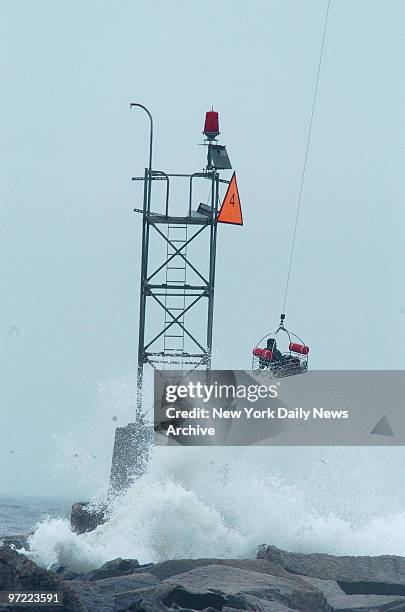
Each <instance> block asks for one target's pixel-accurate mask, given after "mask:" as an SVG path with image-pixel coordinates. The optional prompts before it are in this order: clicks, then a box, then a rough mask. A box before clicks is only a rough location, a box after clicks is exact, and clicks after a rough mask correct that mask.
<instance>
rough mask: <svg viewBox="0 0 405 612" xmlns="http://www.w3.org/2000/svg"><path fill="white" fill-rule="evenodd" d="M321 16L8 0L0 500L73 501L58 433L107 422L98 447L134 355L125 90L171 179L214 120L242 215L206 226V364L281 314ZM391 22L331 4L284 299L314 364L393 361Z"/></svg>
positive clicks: (255, 7)
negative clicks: (210, 321)
mask: <svg viewBox="0 0 405 612" xmlns="http://www.w3.org/2000/svg"><path fill="white" fill-rule="evenodd" d="M325 9H326V0H306V1H305V2H302V1H301V2H299V1H293V0H288V1H283V2H282V1H281V0H272V1H270V0H263V1H261V0H250V1H249V2H248V1H243V2H242V1H235V0H232V1H230V0H224V1H223V2H221V3H216V4H215V5H206V6H204V4H202V3H201V2H198V3H197V2H195V1H180V0H171V1H163V0H159V1H156V0H155V1H149V2H140V1H135V0H133V1H128V0H121V1H120V2H113V1H112V0H111V1H105V0H99V1H97V2H95V1H90V0H89V1H88V2H78V1H76V0H73V1H71V2H69V3H67V2H64V3H62V2H52V1H50V0H49V1H46V0H38V1H37V2H29V1H27V0H23V1H21V2H17V3H16V2H11V0H4V1H3V2H2V4H1V19H0V28H1V34H0V57H1V64H2V67H1V82H2V87H1V94H0V96H1V97H0V104H1V115H2V118H3V121H2V129H1V134H2V137H1V145H0V146H1V150H0V188H1V205H0V245H1V258H0V283H1V289H2V290H1V301H0V338H1V345H0V355H1V357H0V359H1V374H0V376H1V383H0V407H1V415H2V416H1V419H2V428H1V431H2V442H1V445H0V491H2V492H5V493H12V492H36V491H39V492H42V493H44V494H49V493H51V492H52V493H58V494H62V493H68V494H73V495H74V494H75V493H76V489H75V484H74V483H66V482H65V481H63V479H62V481H61V480H60V479H59V480H58V479H55V478H53V477H51V476H50V475H49V474H48V471H47V468H46V467H44V466H45V465H46V464H47V463H49V461H50V459H49V458H51V462H52V461H53V460H52V457H53V453H54V441H53V438H52V436H53V434H58V435H59V436H61V435H62V436H63V435H64V434H65V432H70V431H71V430H75V431H76V430H77V428H79V429H80V427H81V426H82V425H83V427H88V428H90V429H91V428H92V427H93V420H94V419H98V418H100V417H99V415H100V414H103V418H106V419H107V420H108V423H109V424H108V428H109V429H108V431H109V432H110V433H111V438H110V439H106V441H105V453H106V455H109V453H110V447H111V445H112V431H113V425H112V424H111V423H110V418H111V416H112V414H114V406H112V405H111V404H109V405H108V406H107V408H105V409H104V412H101V413H100V411H99V408H98V407H97V406H98V405H99V403H100V397H98V396H97V388H98V386H99V385H100V383H102V382H103V381H105V380H106V379H110V380H114V378H115V377H120V376H122V375H123V376H124V377H125V376H126V375H127V374H128V373H130V372H131V370H132V369H133V367H134V364H135V359H136V350H137V316H138V288H139V285H138V283H139V259H140V220H139V218H138V217H136V216H135V214H134V213H132V212H131V211H132V209H133V207H134V206H139V205H140V204H141V202H140V200H139V197H138V191H137V190H136V188H135V187H134V185H133V184H132V183H131V180H130V177H131V176H132V175H133V174H138V173H141V174H142V173H143V168H144V166H145V165H146V161H147V134H148V132H147V128H148V125H147V121H146V117H144V116H143V115H142V113H141V112H137V111H130V110H129V102H130V101H139V102H142V103H144V104H146V105H147V106H148V107H149V108H150V109H151V111H152V113H153V116H154V119H155V164H154V166H155V167H156V168H159V169H162V170H166V171H195V170H200V169H201V167H202V166H203V164H204V151H203V149H202V148H201V147H200V146H198V144H199V143H200V142H201V130H202V125H203V119H204V113H205V111H206V110H209V109H210V107H211V105H214V107H215V109H216V110H218V111H219V112H220V121H221V131H222V135H221V142H223V143H225V144H226V145H227V147H228V151H229V154H230V157H231V160H232V162H233V166H234V168H235V169H236V171H237V175H238V183H239V191H240V195H241V200H242V205H243V212H244V220H245V226H244V227H243V228H238V227H225V226H224V227H220V228H219V242H218V267H217V287H216V311H215V329H214V344H215V347H216V348H217V349H218V353H217V354H218V364H217V365H220V366H223V367H233V366H245V367H249V365H250V352H251V347H252V346H253V345H254V344H255V343H256V340H257V339H258V338H259V337H260V336H261V335H263V334H264V333H265V331H267V330H270V329H272V328H273V327H274V326H275V325H276V324H277V321H278V317H279V313H280V310H281V306H282V296H283V291H284V283H285V277H286V272H287V266H288V257H289V248H290V246H289V245H290V240H291V234H292V229H293V222H294V217H295V210H296V204H297V195H298V188H299V180H300V175H301V171H302V164H303V158H304V151H305V144H306V136H307V130H308V122H309V116H310V110H311V103H312V96H313V88H314V82H315V76H316V67H317V62H318V55H319V49H320V43H321V36H322V28H323V20H324V14H325ZM404 17H405V5H404V3H403V2H402V1H401V0H390V1H389V2H383V1H382V0H380V1H375V0H367V1H366V0H357V1H356V2H353V1H352V0H332V5H331V12H330V17H329V25H328V31H327V37H326V45H325V51H324V59H323V65H322V71H321V77H320V84H319V92H318V101H317V108H316V114H315V119H314V125H313V134H312V142H311V148H310V152H309V160H308V168H307V176H306V182H305V186H304V193H303V202H302V209H301V218H300V225H299V229H298V236H297V244H296V254H295V260H294V267H293V274H292V280H291V289H290V294H289V301H288V307H287V317H288V323H290V325H291V327H292V328H293V329H294V330H295V331H297V332H298V333H299V334H300V335H301V336H302V337H304V339H305V340H306V341H307V343H308V344H309V345H310V346H311V349H312V362H311V366H312V367H313V368H322V369H328V368H339V369H340V368H342V369H347V368H360V369H367V368H372V369H380V368H383V369H385V368H403V367H404V365H405V337H404V323H405V295H404V288H403V273H404V269H403V261H404V239H403V237H404V229H405V212H404V197H403V191H404V189H403V188H404V178H403V176H404V175H403V152H404V151H403V148H404V145H403V143H404V119H403V108H404V102H405V100H404V98H405V84H404V78H403V74H404V56H405V41H404V34H403V32H404V28H403V24H404ZM14 326H17V327H18V330H19V332H18V330H16V329H15V328H14ZM117 386H118V387H119V384H118V383H117ZM107 403H108V402H107ZM110 433H109V434H108V435H110ZM10 451H13V452H10Z"/></svg>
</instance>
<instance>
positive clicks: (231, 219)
mask: <svg viewBox="0 0 405 612" xmlns="http://www.w3.org/2000/svg"><path fill="white" fill-rule="evenodd" d="M217 221H218V223H231V224H233V225H243V219H242V208H241V205H240V198H239V191H238V185H237V183H236V176H235V172H234V173H233V174H232V178H231V182H230V183H229V185H228V189H227V192H226V194H225V197H224V200H223V202H222V206H221V210H220V211H219V215H218V219H217Z"/></svg>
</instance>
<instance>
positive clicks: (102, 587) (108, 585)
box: [70, 573, 159, 612]
mask: <svg viewBox="0 0 405 612" xmlns="http://www.w3.org/2000/svg"><path fill="white" fill-rule="evenodd" d="M158 582H159V581H158V579H157V578H156V577H155V576H152V574H148V573H136V574H130V575H128V576H115V577H114V578H104V579H103V580H94V581H84V580H73V581H72V582H70V586H71V588H72V589H73V590H74V591H75V592H76V594H77V595H78V596H79V597H80V599H81V601H82V602H84V604H85V605H86V609H87V610H88V611H89V612H113V611H114V610H115V600H116V597H117V595H119V594H121V593H126V592H130V593H137V592H138V591H139V590H144V589H146V588H147V589H150V587H152V591H153V589H154V588H155V587H156V586H157V585H158ZM124 609H125V610H127V609H128V607H127V608H124Z"/></svg>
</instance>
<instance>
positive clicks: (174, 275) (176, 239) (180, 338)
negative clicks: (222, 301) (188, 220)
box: [163, 225, 187, 365]
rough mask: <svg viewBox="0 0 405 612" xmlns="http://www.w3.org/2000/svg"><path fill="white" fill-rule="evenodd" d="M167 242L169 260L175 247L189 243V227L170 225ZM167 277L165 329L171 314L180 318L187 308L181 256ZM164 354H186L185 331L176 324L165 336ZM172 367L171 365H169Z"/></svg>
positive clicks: (167, 271) (171, 263)
mask: <svg viewBox="0 0 405 612" xmlns="http://www.w3.org/2000/svg"><path fill="white" fill-rule="evenodd" d="M167 239H168V240H169V241H170V243H171V244H169V242H167V250H166V255H167V258H169V257H170V256H171V255H173V254H174V253H175V250H174V249H173V246H174V247H175V248H176V249H180V248H181V247H182V246H183V245H184V244H185V243H186V242H187V225H168V226H167ZM172 245H173V246H172ZM181 253H182V254H183V255H184V256H186V255H187V247H185V248H184V249H182V251H181ZM165 275H166V285H167V288H166V292H165V300H164V303H165V308H166V309H167V311H168V312H166V311H165V320H164V322H165V327H166V325H168V324H169V323H171V322H172V321H173V319H172V317H171V316H170V315H169V313H171V314H172V315H173V316H174V317H178V316H179V313H180V312H182V311H184V309H185V308H186V295H185V293H186V290H185V284H186V279H187V264H186V262H185V261H184V259H183V258H182V257H180V255H175V256H174V257H173V259H171V260H170V261H169V263H168V264H167V265H166V269H165ZM176 287H178V288H179V290H178V291H176V292H175V293H176V295H173V294H172V295H170V293H173V289H175V288H176ZM179 323H181V324H182V325H184V315H182V316H181V317H180V319H179ZM163 352H164V353H169V354H170V353H172V354H173V356H175V355H182V354H183V353H184V330H183V329H182V328H181V327H180V325H178V324H177V323H174V324H173V325H171V326H170V327H169V329H168V330H167V331H165V333H164V334H163ZM169 365H170V364H169Z"/></svg>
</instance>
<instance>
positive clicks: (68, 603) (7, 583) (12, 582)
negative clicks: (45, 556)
mask: <svg viewBox="0 0 405 612" xmlns="http://www.w3.org/2000/svg"><path fill="white" fill-rule="evenodd" d="M0 591H48V592H56V591H57V592H61V593H62V595H63V607H62V608H57V609H58V610H64V611H65V612H86V611H87V608H86V607H85V606H84V605H83V604H82V602H81V601H80V598H79V597H78V596H77V594H76V593H75V592H74V591H73V590H72V589H71V588H70V587H69V586H68V584H66V583H65V582H63V580H61V579H60V578H59V577H58V576H56V575H55V574H54V573H52V572H49V571H47V570H44V569H42V568H40V567H38V566H37V565H36V564H35V563H33V562H32V561H31V560H30V559H28V558H27V557H26V556H25V555H21V554H20V553H18V552H17V551H15V550H12V549H11V548H9V547H7V546H2V547H1V548H0ZM7 609H8V610H10V608H9V607H7V606H2V605H0V610H7ZM18 609H19V608H18ZM43 609H44V608H43V607H39V606H30V610H36V611H41V612H42V611H43Z"/></svg>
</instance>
